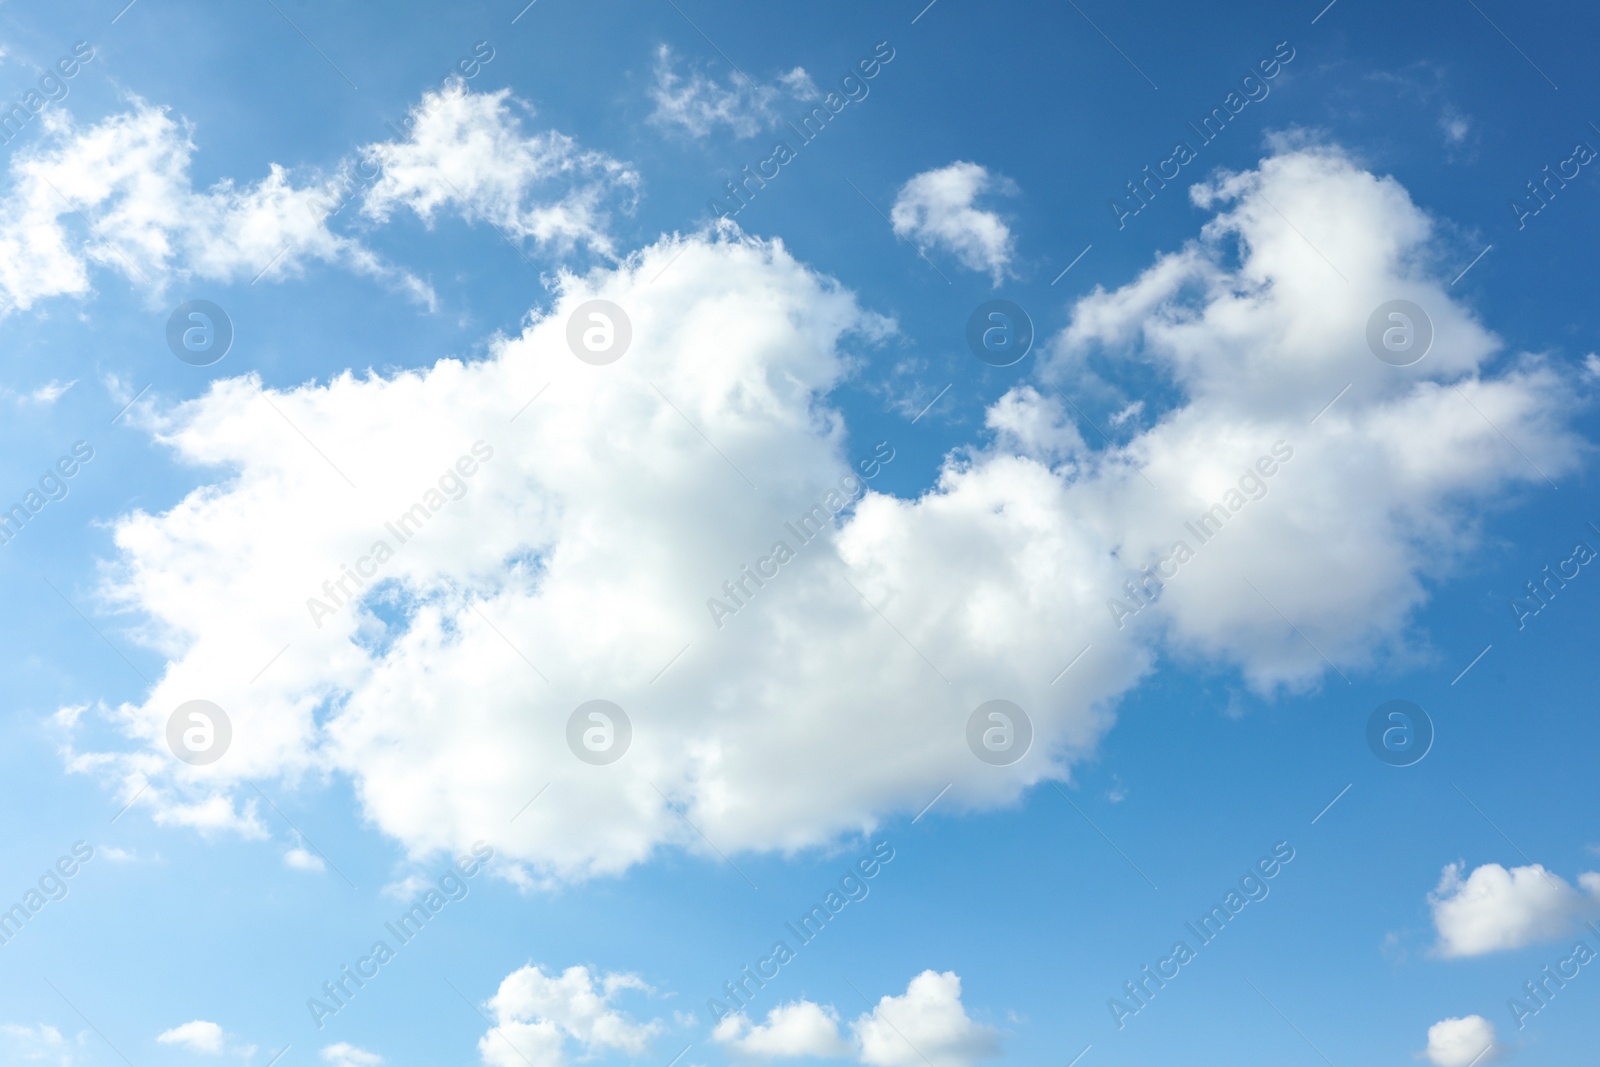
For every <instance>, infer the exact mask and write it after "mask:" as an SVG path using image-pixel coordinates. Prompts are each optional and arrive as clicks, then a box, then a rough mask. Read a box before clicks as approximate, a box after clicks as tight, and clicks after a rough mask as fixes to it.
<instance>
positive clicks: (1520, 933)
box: [1428, 863, 1600, 956]
mask: <svg viewBox="0 0 1600 1067" xmlns="http://www.w3.org/2000/svg"><path fill="white" fill-rule="evenodd" d="M1463 869H1464V865H1463V864H1460V863H1452V864H1451V865H1450V866H1448V867H1446V868H1445V869H1444V874H1443V875H1442V876H1441V877H1440V879H1439V885H1438V887H1437V888H1436V889H1434V891H1433V892H1432V893H1431V894H1429V896H1428V902H1429V903H1430V904H1431V905H1432V906H1433V925H1434V928H1435V929H1436V930H1437V931H1438V933H1439V945H1438V951H1439V954H1440V955H1442V956H1481V955H1483V954H1485V953H1488V952H1500V951H1504V950H1506V949H1515V948H1522V947H1523V946H1525V945H1531V944H1534V943H1535V942H1539V941H1553V940H1555V939H1556V938H1558V937H1561V936H1562V935H1563V934H1566V933H1567V932H1569V931H1570V930H1572V929H1573V927H1574V926H1575V925H1576V924H1577V923H1578V922H1579V920H1580V919H1581V918H1582V917H1583V916H1584V914H1585V913H1586V912H1592V911H1600V874H1596V873H1592V872H1591V873H1588V874H1580V875H1579V876H1578V886H1579V887H1581V888H1574V887H1573V886H1572V885H1570V884H1568V883H1567V882H1565V881H1563V880H1562V879H1561V878H1558V877H1557V876H1556V875H1554V874H1551V873H1550V872H1549V871H1547V870H1545V869H1544V867H1542V866H1540V865H1538V864H1534V865H1533V866H1531V867H1512V868H1511V869H1510V870H1507V869H1506V868H1504V867H1502V866H1500V865H1499V864H1498V863H1486V864H1484V865H1483V866H1482V867H1479V868H1477V869H1476V870H1474V871H1473V872H1472V873H1471V874H1470V875H1468V876H1467V877H1466V878H1462V877H1461V872H1462V870H1463Z"/></svg>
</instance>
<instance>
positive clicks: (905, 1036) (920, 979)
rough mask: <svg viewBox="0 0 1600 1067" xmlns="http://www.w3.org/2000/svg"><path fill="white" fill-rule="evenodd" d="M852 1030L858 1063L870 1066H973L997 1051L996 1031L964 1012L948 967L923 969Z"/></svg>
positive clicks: (958, 985)
mask: <svg viewBox="0 0 1600 1067" xmlns="http://www.w3.org/2000/svg"><path fill="white" fill-rule="evenodd" d="M851 1029H852V1030H853V1031H854V1032H855V1036H856V1041H857V1042H858V1043H859V1045H860V1059H861V1062H862V1063H865V1064H870V1065H872V1067H918V1065H922V1067H972V1065H973V1064H976V1063H980V1062H982V1061H984V1060H988V1059H993V1058H994V1057H996V1056H998V1055H999V1054H1000V1043H999V1039H998V1037H997V1035H996V1033H995V1031H994V1030H993V1029H991V1028H990V1027H987V1026H983V1025H980V1024H979V1023H976V1022H973V1021H972V1019H971V1018H969V1017H968V1016H967V1010H966V1008H965V1007H963V1006H962V1004H961V978H960V977H959V976H958V975H957V974H956V973H955V972H953V971H946V972H944V973H943V974H940V973H938V972H936V971H932V970H928V971H923V972H922V973H921V974H919V975H917V976H916V977H915V978H913V979H911V984H910V985H908V986H907V987H906V991H905V994H904V995H903V996H898V997H891V996H885V997H882V998H881V999H879V1001H878V1006H877V1008H876V1009H875V1010H873V1011H872V1012H869V1013H867V1014H865V1015H862V1016H861V1017H860V1018H859V1019H857V1020H856V1021H855V1022H854V1023H853V1024H851Z"/></svg>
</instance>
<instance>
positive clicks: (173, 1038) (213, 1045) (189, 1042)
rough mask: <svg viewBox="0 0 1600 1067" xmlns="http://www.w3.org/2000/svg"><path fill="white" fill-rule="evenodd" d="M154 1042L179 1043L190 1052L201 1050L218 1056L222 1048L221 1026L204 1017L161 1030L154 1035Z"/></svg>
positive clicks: (209, 1054) (163, 1043) (164, 1043)
mask: <svg viewBox="0 0 1600 1067" xmlns="http://www.w3.org/2000/svg"><path fill="white" fill-rule="evenodd" d="M156 1042H157V1043H158V1044H162V1045H179V1046H181V1047H183V1048H186V1049H188V1050H189V1051H191V1052H201V1053H205V1054H206V1055H208V1056H220V1055H221V1054H222V1049H223V1035H222V1027H220V1026H218V1025H217V1024H216V1023H213V1022H207V1021H206V1020H204V1019H196V1020H194V1021H193V1022H187V1023H184V1024H183V1025H182V1026H174V1027H173V1028H172V1029H171V1030H165V1031H162V1032H161V1033H160V1034H157V1035H156Z"/></svg>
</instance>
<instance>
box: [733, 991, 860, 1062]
mask: <svg viewBox="0 0 1600 1067" xmlns="http://www.w3.org/2000/svg"><path fill="white" fill-rule="evenodd" d="M711 1036H712V1038H713V1039H714V1040H716V1041H718V1042H720V1043H722V1044H723V1045H726V1046H727V1047H728V1048H730V1049H732V1050H733V1051H734V1052H735V1053H737V1054H738V1055H739V1056H741V1057H744V1058H748V1059H760V1060H777V1059H791V1058H794V1057H797V1056H811V1057H817V1058H823V1059H832V1058H837V1057H843V1056H848V1055H850V1053H851V1045H850V1043H849V1042H847V1041H845V1040H844V1038H842V1037H840V1036H839V1014H838V1012H837V1011H835V1010H834V1009H833V1008H832V1007H831V1006H830V1007H823V1006H821V1005H819V1004H814V1003H812V1002H811V1001H809V1000H797V1001H794V1002H792V1003H789V1004H780V1005H779V1006H778V1007H776V1008H773V1009H772V1010H771V1011H769V1012H767V1021H766V1022H764V1023H761V1024H759V1025H755V1026H752V1025H751V1023H750V1020H749V1019H747V1018H746V1017H745V1016H744V1015H743V1014H742V1013H740V1014H735V1015H729V1016H726V1017H724V1018H723V1020H722V1021H721V1022H719V1023H718V1024H717V1027H716V1029H715V1030H714V1031H713V1032H712V1034H711Z"/></svg>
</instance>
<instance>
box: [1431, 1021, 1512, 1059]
mask: <svg viewBox="0 0 1600 1067" xmlns="http://www.w3.org/2000/svg"><path fill="white" fill-rule="evenodd" d="M1498 1051H1499V1043H1498V1041H1497V1040H1496V1038H1495V1032H1494V1024H1493V1023H1491V1022H1490V1021H1489V1020H1488V1019H1485V1018H1484V1017H1483V1016H1481V1015H1468V1016H1467V1017H1466V1018H1464V1019H1443V1020H1441V1021H1439V1022H1436V1023H1434V1024H1433V1025H1432V1026H1430V1027H1428V1050H1427V1057H1428V1062H1430V1063H1432V1064H1434V1067H1472V1065H1473V1064H1475V1063H1487V1062H1489V1061H1490V1060H1492V1059H1494V1057H1495V1053H1496V1052H1498Z"/></svg>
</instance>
